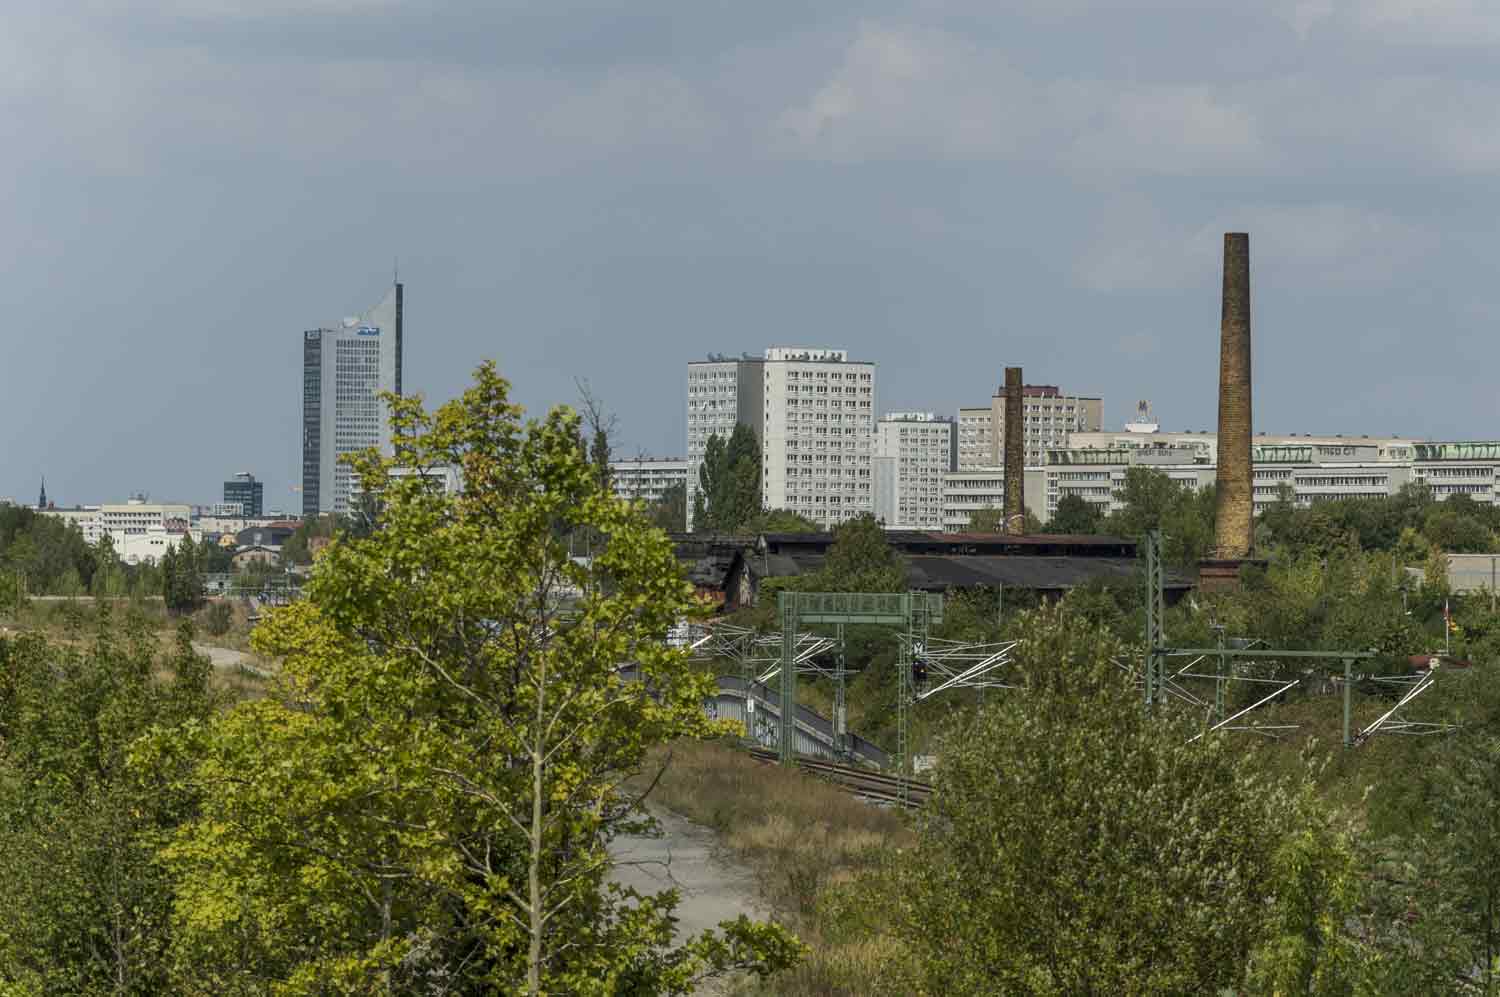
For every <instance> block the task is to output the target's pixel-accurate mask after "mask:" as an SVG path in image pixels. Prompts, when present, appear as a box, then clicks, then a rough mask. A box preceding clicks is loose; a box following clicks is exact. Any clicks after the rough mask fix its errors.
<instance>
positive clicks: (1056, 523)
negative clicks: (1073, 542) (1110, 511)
mask: <svg viewBox="0 0 1500 997" xmlns="http://www.w3.org/2000/svg"><path fill="white" fill-rule="evenodd" d="M1103 518H1104V516H1103V513H1102V512H1101V511H1100V509H1099V507H1098V506H1097V505H1095V504H1094V503H1092V502H1089V501H1086V500H1085V499H1083V498H1082V497H1080V496H1078V495H1064V496H1063V497H1062V498H1061V499H1059V500H1058V503H1057V510H1056V511H1055V512H1053V513H1052V518H1051V519H1050V520H1049V521H1048V522H1047V529H1048V530H1049V531H1050V532H1052V533H1068V534H1089V533H1095V532H1098V529H1099V523H1100V521H1101V520H1103Z"/></svg>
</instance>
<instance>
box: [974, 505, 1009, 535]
mask: <svg viewBox="0 0 1500 997" xmlns="http://www.w3.org/2000/svg"><path fill="white" fill-rule="evenodd" d="M969 531H970V532H972V533H1004V532H1005V510H1004V509H999V508H996V507H994V506H991V507H989V508H987V509H975V510H974V511H973V512H971V513H969Z"/></svg>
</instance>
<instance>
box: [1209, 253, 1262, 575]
mask: <svg viewBox="0 0 1500 997" xmlns="http://www.w3.org/2000/svg"><path fill="white" fill-rule="evenodd" d="M1250 433H1251V420H1250V236H1249V235H1248V234H1247V233H1244V232H1226V233H1224V308H1223V317H1222V320H1221V325H1220V331H1219V469H1218V475H1217V477H1216V479H1215V482H1216V492H1215V496H1214V546H1215V548H1216V550H1215V551H1214V555H1213V556H1214V557H1215V558H1217V559H1219V560H1221V561H1235V560H1241V559H1243V558H1246V557H1249V556H1250V545H1251V518H1252V516H1253V513H1254V505H1253V491H1252V488H1251V484H1252V481H1251V479H1252V475H1253V474H1254V470H1253V468H1252V467H1251V463H1250V442H1251V441H1250Z"/></svg>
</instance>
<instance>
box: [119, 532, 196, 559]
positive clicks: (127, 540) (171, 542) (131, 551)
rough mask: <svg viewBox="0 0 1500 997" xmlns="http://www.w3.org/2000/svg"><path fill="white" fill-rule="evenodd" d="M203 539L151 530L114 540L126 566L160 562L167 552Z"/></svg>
mask: <svg viewBox="0 0 1500 997" xmlns="http://www.w3.org/2000/svg"><path fill="white" fill-rule="evenodd" d="M201 539H202V538H201V537H199V536H197V535H195V534H193V533H191V532H187V533H179V532H169V531H167V530H161V529H151V530H147V531H146V532H144V533H130V534H127V535H125V536H123V537H120V538H118V539H114V540H113V543H114V547H115V553H116V554H117V555H119V558H120V560H121V561H123V562H124V563H126V564H148V563H155V562H157V561H160V560H161V559H162V557H163V556H164V555H165V554H166V553H167V551H169V550H171V549H172V548H174V547H176V546H177V545H178V544H180V543H182V541H183V540H190V541H192V542H193V543H197V542H199V540H201Z"/></svg>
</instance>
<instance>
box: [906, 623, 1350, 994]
mask: <svg viewBox="0 0 1500 997" xmlns="http://www.w3.org/2000/svg"><path fill="white" fill-rule="evenodd" d="M1016 635H1017V636H1019V637H1020V638H1021V643H1020V644H1019V645H1018V647H1017V649H1016V659H1015V662H1014V665H1013V668H1014V674H1015V675H1016V677H1017V679H1018V681H1019V682H1020V683H1021V684H1022V685H1024V687H1025V692H1024V694H1019V693H1018V694H1015V695H1012V696H1009V697H1007V698H1005V699H1003V700H1001V701H999V702H997V703H992V704H990V705H988V706H987V707H985V708H983V709H981V710H980V711H979V712H978V714H977V715H976V716H975V717H974V719H973V720H972V722H970V723H966V724H963V725H961V726H955V727H954V728H953V730H952V732H951V733H950V734H949V735H948V736H947V737H946V738H945V739H943V741H942V743H941V746H940V748H939V755H940V757H941V758H942V765H941V766H940V767H939V768H938V769H937V777H936V781H935V792H934V795H933V798H932V800H931V802H930V803H929V804H928V806H927V807H926V808H924V810H923V811H922V813H921V815H920V816H919V818H918V831H919V841H918V843H917V846H916V847H915V848H913V849H911V850H909V851H908V852H906V853H905V854H904V855H903V858H902V871H901V872H900V873H899V874H898V875H897V877H896V884H897V886H898V889H899V895H900V901H899V902H897V903H893V904H892V905H891V906H890V910H891V911H892V914H893V916H894V917H896V918H897V919H898V937H900V938H902V939H903V940H905V941H906V943H907V945H908V947H909V951H910V954H911V956H912V959H911V969H912V972H913V974H914V977H915V979H914V980H913V981H911V985H908V986H907V987H906V988H905V989H907V990H909V991H911V992H922V993H942V994H956V995H962V994H994V993H1007V994H1048V995H1051V994H1057V995H1062V994H1165V993H1181V994H1188V993H1192V994H1214V993H1221V992H1226V991H1229V992H1254V993H1299V994H1342V993H1347V992H1348V980H1349V975H1350V973H1351V971H1352V965H1353V962H1354V960H1353V959H1352V953H1351V952H1350V951H1349V945H1348V942H1347V941H1346V939H1345V937H1344V919H1345V916H1346V913H1347V912H1348V911H1349V910H1351V909H1352V902H1353V894H1352V890H1353V884H1354V882H1355V879H1354V865H1353V859H1352V854H1351V850H1350V846H1349V842H1348V838H1347V834H1346V832H1345V831H1344V830H1343V829H1342V828H1340V827H1339V826H1338V825H1337V824H1336V823H1335V821H1334V820H1333V819H1332V818H1331V817H1330V816H1329V815H1328V814H1327V813H1326V812H1325V811H1324V810H1323V809H1322V808H1321V807H1320V806H1318V804H1317V803H1316V801H1315V800H1314V798H1313V795H1312V792H1313V787H1312V782H1311V780H1310V779H1308V778H1305V777H1304V778H1302V779H1300V780H1298V781H1292V782H1282V781H1278V780H1271V779H1268V778H1266V777H1265V776H1264V774H1262V773H1259V772H1257V771H1256V769H1255V764H1256V762H1255V759H1254V757H1253V755H1252V754H1250V753H1247V752H1246V751H1245V750H1244V748H1243V746H1241V745H1236V744H1231V743H1229V742H1228V740H1227V739H1225V738H1223V737H1210V738H1205V739H1201V740H1199V741H1197V742H1195V743H1189V741H1188V736H1187V735H1188V733H1189V731H1188V730H1187V729H1185V728H1184V727H1182V726H1181V725H1179V724H1175V723H1173V722H1171V721H1170V720H1169V719H1166V718H1164V717H1161V716H1153V715H1150V714H1147V713H1146V712H1144V711H1143V710H1142V709H1141V707H1140V701H1139V696H1138V694H1136V693H1134V692H1133V691H1132V690H1130V689H1129V687H1128V685H1127V684H1126V683H1125V682H1123V681H1121V680H1120V679H1119V675H1120V672H1119V669H1118V668H1117V667H1116V666H1115V664H1114V659H1115V658H1117V657H1119V656H1121V655H1123V654H1124V653H1125V652H1126V648H1125V646H1124V645H1122V644H1121V643H1120V642H1119V641H1118V640H1117V639H1115V638H1114V637H1112V636H1110V634H1109V633H1108V632H1107V631H1105V630H1103V629H1101V628H1098V627H1096V626H1094V625H1091V624H1089V623H1087V622H1086V621H1084V620H1082V619H1079V618H1077V617H1075V616H1073V615H1072V614H1071V613H1070V611H1069V610H1068V608H1067V607H1066V605H1064V606H1063V607H1049V608H1044V609H1040V610H1037V611H1035V612H1032V613H1028V614H1024V615H1023V617H1022V618H1021V619H1020V620H1019V622H1018V627H1017V634H1016Z"/></svg>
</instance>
